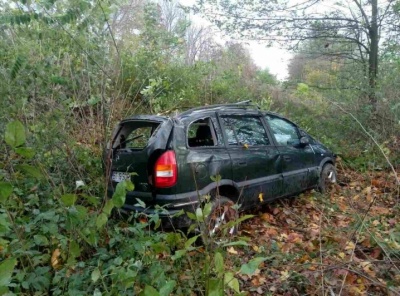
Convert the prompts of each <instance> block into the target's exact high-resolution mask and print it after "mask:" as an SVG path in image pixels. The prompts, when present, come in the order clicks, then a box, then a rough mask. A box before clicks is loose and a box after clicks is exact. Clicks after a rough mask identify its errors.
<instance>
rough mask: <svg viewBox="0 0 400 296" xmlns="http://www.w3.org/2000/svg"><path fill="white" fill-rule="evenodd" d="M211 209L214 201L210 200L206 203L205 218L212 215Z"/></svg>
mask: <svg viewBox="0 0 400 296" xmlns="http://www.w3.org/2000/svg"><path fill="white" fill-rule="evenodd" d="M211 209H212V203H210V202H208V203H206V204H205V205H204V209H203V215H204V218H207V217H208V216H209V215H210V213H211Z"/></svg>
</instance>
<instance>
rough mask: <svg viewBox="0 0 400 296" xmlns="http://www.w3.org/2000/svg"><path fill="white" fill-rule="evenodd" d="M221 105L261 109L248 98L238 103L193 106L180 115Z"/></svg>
mask: <svg viewBox="0 0 400 296" xmlns="http://www.w3.org/2000/svg"><path fill="white" fill-rule="evenodd" d="M219 107H228V108H229V107H232V108H256V109H258V110H261V108H260V106H258V105H257V104H253V103H252V102H251V100H246V101H241V102H236V103H228V104H215V105H206V106H199V107H195V108H191V109H189V110H186V111H183V112H182V113H180V114H179V115H185V114H189V113H191V112H193V111H198V110H205V109H213V108H219Z"/></svg>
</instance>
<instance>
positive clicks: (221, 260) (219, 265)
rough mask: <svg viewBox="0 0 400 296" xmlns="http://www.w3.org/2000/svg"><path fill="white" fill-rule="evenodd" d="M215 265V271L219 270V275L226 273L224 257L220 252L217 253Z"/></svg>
mask: <svg viewBox="0 0 400 296" xmlns="http://www.w3.org/2000/svg"><path fill="white" fill-rule="evenodd" d="M214 264H215V269H216V270H217V273H218V274H223V273H224V258H223V257H222V254H221V253H220V252H217V253H215V257H214Z"/></svg>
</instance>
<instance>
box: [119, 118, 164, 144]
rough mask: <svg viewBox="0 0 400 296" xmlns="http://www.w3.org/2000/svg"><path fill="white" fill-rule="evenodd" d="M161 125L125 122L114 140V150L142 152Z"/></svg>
mask: <svg viewBox="0 0 400 296" xmlns="http://www.w3.org/2000/svg"><path fill="white" fill-rule="evenodd" d="M159 125H160V123H159V122H148V121H130V122H125V123H123V125H122V127H121V128H120V131H119V133H118V134H117V135H116V137H115V139H114V145H113V148H116V149H131V150H132V149H133V150H142V149H144V148H145V147H146V146H147V143H148V142H149V139H150V138H151V137H152V136H153V135H154V134H155V131H156V129H157V127H158V126H159Z"/></svg>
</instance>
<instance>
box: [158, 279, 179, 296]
mask: <svg viewBox="0 0 400 296" xmlns="http://www.w3.org/2000/svg"><path fill="white" fill-rule="evenodd" d="M175 286H176V281H174V280H172V281H168V282H166V284H165V285H164V286H162V287H161V289H160V296H169V295H171V293H172V291H173V290H174V288H175Z"/></svg>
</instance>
